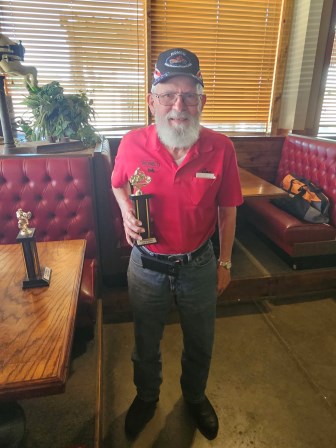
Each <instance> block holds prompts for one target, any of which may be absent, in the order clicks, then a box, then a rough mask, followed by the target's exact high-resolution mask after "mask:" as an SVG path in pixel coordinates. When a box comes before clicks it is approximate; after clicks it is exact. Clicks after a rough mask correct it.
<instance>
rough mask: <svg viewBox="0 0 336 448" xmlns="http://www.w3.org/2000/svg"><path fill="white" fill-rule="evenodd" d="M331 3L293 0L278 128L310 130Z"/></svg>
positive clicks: (312, 123)
mask: <svg viewBox="0 0 336 448" xmlns="http://www.w3.org/2000/svg"><path fill="white" fill-rule="evenodd" d="M332 3H333V1H332V0H295V2H294V11H293V21H292V31H291V37H290V44H289V49H288V59H287V66H286V74H285V80H284V89H283V94H282V99H281V107H280V117H279V128H282V129H289V130H293V129H294V130H299V131H300V130H302V131H305V130H307V129H308V128H309V129H310V128H313V126H314V120H315V112H316V107H317V102H318V93H319V86H320V83H321V76H322V67H323V62H324V56H325V47H326V42H327V33H328V30H329V22H330V17H331V10H332Z"/></svg>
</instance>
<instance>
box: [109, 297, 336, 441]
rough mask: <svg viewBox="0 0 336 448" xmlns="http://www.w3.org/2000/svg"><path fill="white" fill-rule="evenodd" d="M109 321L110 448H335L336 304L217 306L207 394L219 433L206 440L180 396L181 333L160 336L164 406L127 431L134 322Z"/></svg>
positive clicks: (172, 326) (170, 330) (174, 326)
mask: <svg viewBox="0 0 336 448" xmlns="http://www.w3.org/2000/svg"><path fill="white" fill-rule="evenodd" d="M125 320H126V321H125V322H121V323H118V322H114V323H108V324H107V323H106V324H105V325H104V363H103V368H104V419H103V420H104V425H103V432H104V441H105V442H104V448H124V447H128V446H134V447H138V448H151V447H155V448H161V447H162V448H168V447H169V448H171V447H173V448H188V447H195V448H196V447H197V448H203V447H210V446H213V447H218V448H219V447H220V448H333V447H334V446H336V302H335V300H334V299H333V298H327V299H320V300H306V301H300V300H296V301H293V300H291V301H288V302H284V301H282V302H281V301H277V302H274V303H272V302H270V301H262V302H256V303H254V302H251V303H249V304H243V303H240V304H232V305H223V306H220V307H219V309H218V317H217V322H216V342H215V346H214V353H213V362H212V368H211V373H210V378H209V382H208V390H207V393H208V396H209V398H210V400H211V401H212V403H213V405H214V407H215V409H216V410H217V413H218V417H219V421H220V430H219V434H218V437H217V438H216V439H215V440H213V441H211V442H210V441H208V440H206V439H205V438H204V437H203V436H202V435H201V434H200V433H199V432H198V431H197V430H195V428H194V427H193V424H192V421H191V420H190V418H189V416H188V414H187V412H186V410H185V408H184V405H183V400H182V399H181V392H180V385H179V375H180V354H181V347H182V345H181V344H182V343H181V332H180V327H179V324H178V319H177V318H176V316H175V315H174V313H173V314H172V318H171V322H170V323H169V325H167V327H166V330H165V334H164V338H163V341H162V356H163V369H164V370H163V385H162V390H161V397H160V401H159V406H158V409H157V412H156V414H155V416H154V418H153V420H152V421H150V422H149V423H148V425H147V427H146V428H145V430H144V431H143V433H141V434H140V436H139V437H138V438H137V440H136V441H135V442H133V443H131V442H129V441H128V440H127V439H126V437H125V435H124V418H125V414H126V411H127V409H128V406H129V405H130V403H131V401H132V399H133V398H134V395H135V389H134V386H133V383H132V365H131V361H130V355H131V351H132V345H133V330H132V323H131V322H127V319H125Z"/></svg>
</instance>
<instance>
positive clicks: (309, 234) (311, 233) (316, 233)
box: [244, 198, 336, 255]
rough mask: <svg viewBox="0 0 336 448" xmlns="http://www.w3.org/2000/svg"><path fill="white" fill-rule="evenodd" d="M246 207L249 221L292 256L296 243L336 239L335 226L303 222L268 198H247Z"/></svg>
mask: <svg viewBox="0 0 336 448" xmlns="http://www.w3.org/2000/svg"><path fill="white" fill-rule="evenodd" d="M244 207H245V212H246V216H248V219H249V221H250V222H251V223H252V224H253V225H254V226H255V227H256V228H257V229H259V230H260V231H262V232H263V233H264V234H265V235H266V236H268V237H269V238H270V239H271V240H272V241H274V242H275V243H276V244H277V245H278V246H280V247H281V248H282V249H283V250H285V251H286V252H287V253H288V254H290V255H291V254H292V251H293V245H294V244H295V243H307V242H319V241H329V240H333V239H335V238H336V228H335V227H334V226H331V225H329V224H310V223H307V222H304V221H301V220H299V219H297V218H295V217H294V216H292V215H290V214H288V213H286V212H285V211H283V210H281V209H280V208H278V207H276V206H275V205H273V204H272V203H271V202H270V200H269V199H268V198H246V199H245V203H244Z"/></svg>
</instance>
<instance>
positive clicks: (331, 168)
mask: <svg viewBox="0 0 336 448" xmlns="http://www.w3.org/2000/svg"><path fill="white" fill-rule="evenodd" d="M288 173H293V174H295V175H297V176H303V177H306V178H307V179H310V180H311V181H313V182H314V183H315V184H316V185H318V186H319V187H320V188H321V189H322V191H323V192H324V193H325V195H326V196H327V197H328V198H329V201H330V223H329V224H310V223H307V222H304V221H301V220H299V219H296V218H295V217H293V216H292V215H289V214H288V213H286V212H285V211H283V210H280V209H279V208H278V207H276V206H275V205H273V204H272V203H271V202H270V200H269V199H267V198H247V199H246V200H245V205H244V207H245V212H246V217H247V219H248V220H249V221H250V222H251V223H252V224H253V225H254V226H255V227H256V228H257V229H258V230H260V231H261V232H262V233H264V234H265V235H266V236H267V237H268V238H270V239H271V240H272V241H273V242H274V243H275V244H276V245H278V246H279V247H280V248H281V249H283V250H284V251H285V252H286V253H287V254H289V255H290V256H292V254H293V251H294V246H295V244H297V243H310V242H322V241H332V240H335V238H336V141H335V142H334V141H330V140H322V139H317V138H312V137H304V136H298V135H289V136H288V137H286V139H285V141H284V145H283V149H282V154H281V160H280V163H279V167H278V171H277V177H276V184H277V185H278V186H280V183H281V180H282V179H283V178H284V177H285V176H286V174H288ZM315 250H316V248H315Z"/></svg>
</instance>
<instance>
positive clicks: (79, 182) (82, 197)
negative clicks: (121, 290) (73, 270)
mask: <svg viewBox="0 0 336 448" xmlns="http://www.w3.org/2000/svg"><path fill="white" fill-rule="evenodd" d="M0 197H1V201H0V244H10V243H16V236H17V234H18V223H17V218H16V211H17V210H18V209H19V208H22V209H23V210H24V211H30V212H31V213H32V218H31V220H30V227H35V229H36V230H35V236H36V240H37V241H57V240H70V239H85V240H86V241H87V246H86V254H85V262H84V269H83V276H82V282H81V290H80V296H79V302H78V314H77V317H78V318H77V323H78V325H79V326H92V324H93V322H94V320H95V305H96V300H95V289H96V270H97V261H96V258H97V256H96V252H97V248H96V236H95V226H94V207H93V189H92V174H91V167H90V159H89V157H35V156H34V157H29V156H27V157H24V156H23V157H21V156H17V157H11V158H2V159H0Z"/></svg>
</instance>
